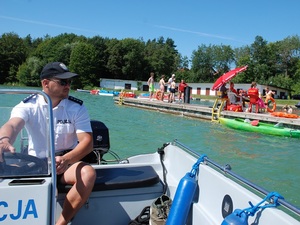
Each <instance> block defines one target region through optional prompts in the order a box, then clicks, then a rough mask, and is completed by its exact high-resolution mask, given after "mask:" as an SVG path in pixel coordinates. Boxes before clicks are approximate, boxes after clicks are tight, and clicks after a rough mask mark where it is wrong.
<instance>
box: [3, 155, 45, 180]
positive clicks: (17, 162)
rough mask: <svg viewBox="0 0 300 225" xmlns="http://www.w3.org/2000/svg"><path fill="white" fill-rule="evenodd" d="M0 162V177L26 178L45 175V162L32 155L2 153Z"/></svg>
mask: <svg viewBox="0 0 300 225" xmlns="http://www.w3.org/2000/svg"><path fill="white" fill-rule="evenodd" d="M2 157H3V162H0V176H3V175H9V176H21V175H23V176H26V175H33V174H35V175H37V174H47V172H48V169H47V160H46V159H40V158H37V157H35V156H32V155H27V154H21V153H11V152H4V153H3V155H2Z"/></svg>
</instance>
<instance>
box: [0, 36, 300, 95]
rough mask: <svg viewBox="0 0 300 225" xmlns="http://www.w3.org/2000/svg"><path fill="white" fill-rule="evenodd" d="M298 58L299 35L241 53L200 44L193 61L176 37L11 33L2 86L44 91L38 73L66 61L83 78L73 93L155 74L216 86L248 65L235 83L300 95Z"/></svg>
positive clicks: (0, 50) (0, 52) (1, 65)
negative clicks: (225, 75)
mask: <svg viewBox="0 0 300 225" xmlns="http://www.w3.org/2000/svg"><path fill="white" fill-rule="evenodd" d="M299 59H300V39H299V36H289V37H287V38H285V39H283V40H281V41H277V42H274V43H268V42H267V40H264V38H263V37H261V36H257V37H255V40H254V42H253V43H252V44H251V45H250V46H244V47H240V48H236V49H232V47H231V46H227V45H220V46H217V45H208V46H206V45H203V44H202V45H201V43H200V45H199V46H198V48H197V49H196V50H194V51H193V53H192V56H191V58H190V59H189V58H188V57H187V56H182V55H181V54H180V53H178V51H177V49H176V45H175V43H174V41H173V40H172V39H171V38H167V39H165V38H164V37H159V38H157V39H152V40H147V41H143V39H132V38H125V39H123V40H118V39H109V38H103V37H100V36H95V37H92V38H86V37H83V36H78V35H75V34H67V33H64V34H61V35H58V36H56V37H50V36H48V35H47V36H45V37H43V38H37V39H32V38H31V36H30V35H27V36H26V37H25V38H23V39H22V38H20V37H19V36H18V35H17V34H15V33H7V34H2V36H1V37H0V84H3V83H14V84H16V83H19V84H21V85H26V86H39V85H40V80H39V74H40V72H41V70H42V68H43V66H44V65H45V64H46V63H48V62H50V61H60V62H63V63H65V64H66V65H67V66H68V67H69V69H70V70H71V71H73V72H76V73H78V74H79V75H80V76H79V77H78V78H77V79H75V81H74V85H72V87H73V88H83V87H97V86H99V81H100V79H101V78H112V79H124V80H136V81H145V80H147V79H148V78H149V73H150V72H154V73H155V79H156V81H158V80H159V78H160V77H161V75H162V74H164V75H165V76H166V78H167V77H169V76H170V75H171V74H172V73H175V74H176V80H177V82H179V81H180V80H181V79H184V80H185V81H186V82H214V81H215V80H216V79H217V78H218V77H219V76H221V75H222V74H223V73H225V72H227V71H229V70H230V69H232V68H233V67H238V66H244V65H248V69H247V70H246V71H245V72H243V73H240V74H239V75H238V76H236V77H235V78H234V82H236V83H251V82H252V81H257V82H258V83H259V84H263V85H270V84H272V85H274V86H278V87H282V88H287V89H290V90H291V93H297V94H298V93H300V84H299V82H300V63H299Z"/></svg>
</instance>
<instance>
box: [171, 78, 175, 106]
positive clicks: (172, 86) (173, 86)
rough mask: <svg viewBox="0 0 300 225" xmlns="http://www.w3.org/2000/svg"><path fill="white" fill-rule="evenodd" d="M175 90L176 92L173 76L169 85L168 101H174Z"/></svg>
mask: <svg viewBox="0 0 300 225" xmlns="http://www.w3.org/2000/svg"><path fill="white" fill-rule="evenodd" d="M175 92H176V83H175V78H174V79H173V81H172V83H171V87H170V93H171V96H170V102H171V103H172V102H175Z"/></svg>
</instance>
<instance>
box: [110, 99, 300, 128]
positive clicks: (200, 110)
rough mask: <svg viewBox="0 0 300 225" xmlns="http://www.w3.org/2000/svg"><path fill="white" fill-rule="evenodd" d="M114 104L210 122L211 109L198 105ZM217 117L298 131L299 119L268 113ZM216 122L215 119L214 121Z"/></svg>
mask: <svg viewBox="0 0 300 225" xmlns="http://www.w3.org/2000/svg"><path fill="white" fill-rule="evenodd" d="M114 101H115V103H116V104H122V105H124V106H130V107H137V108H142V109H148V110H154V111H158V112H163V113H171V114H175V115H180V116H186V117H192V118H198V119H205V120H212V113H213V108H212V107H209V106H201V105H198V104H186V103H168V102H163V101H158V100H156V99H155V100H153V101H150V100H149V99H139V98H123V99H119V98H114ZM219 116H221V117H225V118H243V119H250V120H260V121H264V122H268V123H272V124H276V123H283V124H286V125H288V126H289V127H290V128H294V129H300V118H298V119H290V118H283V117H275V116H272V115H270V113H267V112H265V113H248V112H233V111H220V114H219ZM215 121H217V119H216V120H215Z"/></svg>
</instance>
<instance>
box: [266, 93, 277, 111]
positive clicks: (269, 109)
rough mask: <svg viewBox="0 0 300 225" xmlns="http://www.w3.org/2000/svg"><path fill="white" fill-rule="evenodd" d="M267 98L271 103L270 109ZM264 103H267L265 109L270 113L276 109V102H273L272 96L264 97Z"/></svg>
mask: <svg viewBox="0 0 300 225" xmlns="http://www.w3.org/2000/svg"><path fill="white" fill-rule="evenodd" d="M269 100H270V101H271V102H272V103H273V108H272V109H271V108H269V107H268V102H269ZM266 104H267V105H266V108H267V111H268V112H270V113H272V112H274V111H275V110H276V102H275V100H274V98H272V97H270V98H267V99H266Z"/></svg>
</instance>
